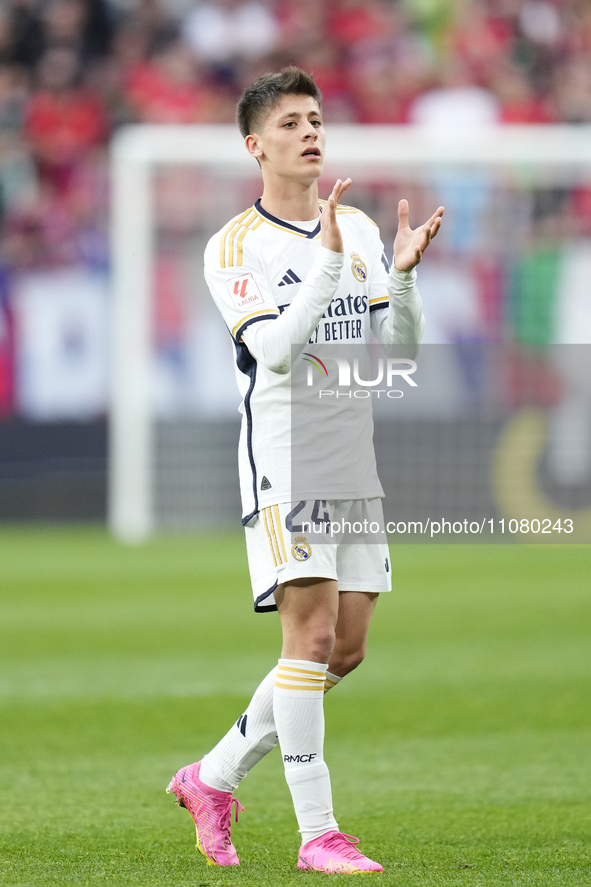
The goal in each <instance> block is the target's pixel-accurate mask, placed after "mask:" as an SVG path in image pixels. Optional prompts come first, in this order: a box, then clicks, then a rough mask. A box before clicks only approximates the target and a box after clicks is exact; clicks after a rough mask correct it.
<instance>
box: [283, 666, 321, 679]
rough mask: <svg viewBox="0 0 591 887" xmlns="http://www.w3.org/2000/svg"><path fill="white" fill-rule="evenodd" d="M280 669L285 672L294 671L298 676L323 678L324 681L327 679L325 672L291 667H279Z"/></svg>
mask: <svg viewBox="0 0 591 887" xmlns="http://www.w3.org/2000/svg"><path fill="white" fill-rule="evenodd" d="M279 668H282V669H283V671H294V672H296V674H311V675H316V676H317V677H320V678H322V680H324V678H325V677H326V672H325V671H310V669H308V668H293V667H292V666H291V665H279Z"/></svg>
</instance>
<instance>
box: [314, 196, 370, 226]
mask: <svg viewBox="0 0 591 887" xmlns="http://www.w3.org/2000/svg"><path fill="white" fill-rule="evenodd" d="M318 202H319V203H320V206H321V207H324V206H325V205H326V200H319V201H318ZM347 213H361V215H362V216H365V218H366V219H367V221H368V222H371V224H372V225H373V226H374V228H377V227H378V226H377V225H376V223H375V222H374V220H373V219H372V218H371V217H370V216H368V215H367V213H364V212H363V210H362V209H357V207H356V206H347V204H346V203H339V205H338V206H337V216H344V215H346V214H347Z"/></svg>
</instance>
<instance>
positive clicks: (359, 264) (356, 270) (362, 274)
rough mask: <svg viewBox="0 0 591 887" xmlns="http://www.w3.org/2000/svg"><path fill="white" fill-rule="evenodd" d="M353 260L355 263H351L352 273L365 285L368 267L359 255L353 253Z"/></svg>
mask: <svg viewBox="0 0 591 887" xmlns="http://www.w3.org/2000/svg"><path fill="white" fill-rule="evenodd" d="M351 258H352V259H353V261H352V262H351V271H352V272H353V276H354V277H355V278H356V280H358V281H359V282H360V283H365V281H366V280H367V265H366V264H365V262H364V261H363V259H362V258H361V256H359V255H357V253H351Z"/></svg>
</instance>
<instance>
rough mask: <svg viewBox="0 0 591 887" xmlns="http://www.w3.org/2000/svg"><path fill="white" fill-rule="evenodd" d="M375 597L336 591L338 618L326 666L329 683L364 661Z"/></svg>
mask: <svg viewBox="0 0 591 887" xmlns="http://www.w3.org/2000/svg"><path fill="white" fill-rule="evenodd" d="M378 597H379V595H378V594H377V593H375V592H374V593H372V592H361V591H339V615H338V619H337V625H336V637H335V644H334V648H333V651H332V654H331V657H330V661H329V663H328V672H329V678H328V680H330V679H331V678H332V679H333V680H334V679H335V678H337V679H340V678H342V677H344V676H345V675H348V674H349V673H350V672H352V671H353V670H354V669H355V668H357V666H358V665H361V663H362V662H363V660H364V659H365V653H366V650H367V635H368V632H369V626H370V623H371V620H372V617H373V614H374V610H375V607H376V604H377V601H378ZM335 683H336V681H335Z"/></svg>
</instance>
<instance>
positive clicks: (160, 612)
mask: <svg viewBox="0 0 591 887" xmlns="http://www.w3.org/2000/svg"><path fill="white" fill-rule="evenodd" d="M393 576H394V584H395V589H396V590H395V591H394V593H393V594H391V595H387V596H384V598H383V599H382V600H381V601H380V604H379V606H378V609H377V613H376V618H375V622H374V625H373V627H372V632H371V637H370V651H369V655H368V659H367V660H366V662H365V663H364V665H363V666H362V667H361V668H360V669H359V670H358V671H357V672H356V673H355V674H353V675H350V676H349V677H348V678H347V679H346V680H345V681H344V682H343V683H342V684H341V685H340V686H339V687H337V688H336V689H335V690H333V691H332V692H331V693H330V695H329V696H328V697H327V700H326V717H327V742H326V758H327V761H328V763H329V766H330V768H331V772H332V778H333V788H334V799H335V809H336V812H337V818H338V821H339V823H340V827H341V828H342V829H343V831H346V832H349V833H350V834H354V835H358V836H360V837H361V838H362V843H361V848H362V849H363V850H364V851H365V852H366V853H368V855H370V856H371V857H373V858H374V859H378V860H380V861H381V862H383V864H384V867H385V873H384V875H366V876H365V881H367V882H369V883H372V884H374V883H375V884H378V883H379V884H380V885H384V887H385V885H400V887H413V885H466V887H469V885H483V887H484V885H486V887H494V885H538V884H540V885H584V884H589V883H590V882H591V850H590V843H589V835H590V833H591V813H590V810H591V804H590V788H591V777H590V774H591V549H590V548H589V547H584V546H574V545H573V546H548V547H542V546H522V547H520V546H518V545H513V546H496V545H495V546H488V547H487V546H473V545H470V546H462V545H457V546H455V545H449V546H416V545H414V546H399V547H396V548H395V549H393ZM279 639H280V633H279V625H278V620H277V617H276V615H260V616H256V615H255V614H254V613H253V612H252V604H251V594H250V587H249V584H248V577H247V570H246V559H245V554H244V550H243V541H242V538H241V536H240V535H225V536H221V537H219V536H209V537H204V536H201V537H194V538H193V537H183V538H176V539H170V538H161V539H158V540H156V541H154V542H151V543H150V544H148V545H145V546H139V547H137V548H126V547H124V546H122V545H119V544H117V543H116V542H114V541H113V540H111V539H110V538H109V537H108V536H107V534H106V533H105V532H103V531H101V530H99V529H83V528H80V529H52V530H48V529H4V530H2V531H1V532H0V724H1V730H0V735H1V745H0V793H1V796H0V884H5V885H10V887H20V885H66V884H67V885H103V884H106V883H111V884H118V885H154V887H159V885H166V887H172V885H175V887H176V885H178V887H180V885H191V887H204V885H208V887H209V885H224V887H232V885H257V887H266V885H269V887H291V885H296V884H297V885H308V884H312V883H320V881H322V880H323V879H325V878H327V877H332V880H333V882H334V883H335V884H342V883H345V882H346V881H347V880H348V879H347V877H346V876H325V875H316V874H305V873H301V872H298V871H297V870H296V868H295V863H296V858H297V845H298V840H297V839H298V835H297V832H296V822H295V818H294V815H293V812H292V808H291V802H290V798H289V794H288V790H287V786H286V784H285V781H284V778H283V774H282V768H281V761H280V757H279V754H278V752H277V750H276V751H275V752H273V753H272V754H271V755H269V757H268V758H266V759H265V760H264V761H263V762H262V763H261V764H260V765H259V767H258V768H257V770H256V771H254V772H253V773H252V774H251V775H250V776H249V777H248V779H246V780H245V781H244V782H243V783H242V785H241V786H240V789H239V792H238V797H239V799H240V800H241V802H242V803H243V804H244V805H245V807H246V812H245V813H243V814H242V815H241V817H240V821H239V823H238V824H237V825H236V826H234V828H233V836H234V841H235V844H236V847H237V850H238V852H239V855H240V857H241V860H242V865H241V866H240V868H233V869H227V870H224V869H218V868H214V867H208V866H206V864H205V860H204V858H203V857H202V856H201V855H200V854H197V853H196V851H195V850H194V830H193V826H192V822H191V820H190V817H189V815H188V814H187V812H186V811H184V810H179V808H177V807H176V806H175V805H174V803H173V798H172V796H169V795H166V794H165V791H164V789H165V786H166V784H167V782H168V780H169V778H170V776H171V774H172V773H173V772H174V771H175V770H176V769H177V768H179V767H180V766H181V765H183V764H186V763H189V762H190V761H193V760H196V759H197V758H199V757H200V756H201V755H202V754H203V753H204V752H205V751H207V750H208V749H209V748H210V747H211V745H213V744H214V742H215V741H216V740H217V738H218V737H219V736H221V734H222V732H224V731H225V730H226V729H227V728H228V727H229V726H230V724H232V723H233V721H235V720H236V719H237V717H238V716H239V715H240V714H241V713H242V711H243V709H244V707H245V705H246V702H247V700H248V697H249V695H250V693H251V692H252V690H253V689H254V688H255V686H256V684H257V683H258V681H259V680H260V678H261V677H262V676H263V675H264V674H265V673H266V671H267V670H268V669H270V668H271V667H272V665H273V664H274V662H275V660H276V658H277V655H278V646H279Z"/></svg>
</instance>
